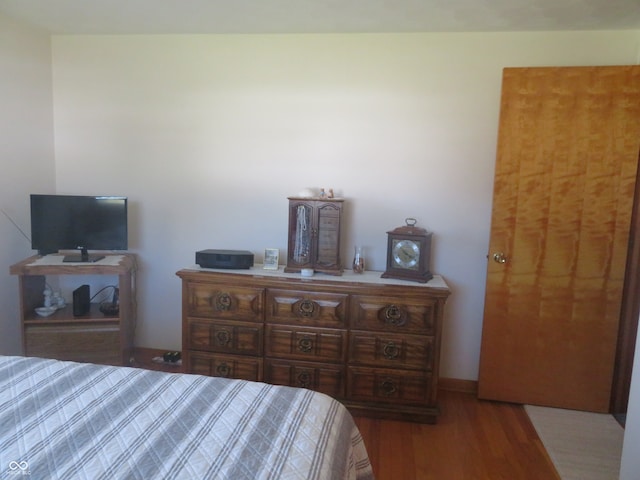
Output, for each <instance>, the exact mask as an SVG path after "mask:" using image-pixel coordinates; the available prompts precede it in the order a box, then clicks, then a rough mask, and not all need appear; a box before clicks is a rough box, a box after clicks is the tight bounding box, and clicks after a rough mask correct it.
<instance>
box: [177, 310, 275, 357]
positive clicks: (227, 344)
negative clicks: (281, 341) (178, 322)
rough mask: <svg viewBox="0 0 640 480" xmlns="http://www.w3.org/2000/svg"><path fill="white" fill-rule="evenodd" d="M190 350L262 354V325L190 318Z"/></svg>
mask: <svg viewBox="0 0 640 480" xmlns="http://www.w3.org/2000/svg"><path fill="white" fill-rule="evenodd" d="M188 325H189V337H188V338H189V340H188V344H187V348H188V349H189V350H192V349H193V350H208V351H212V352H222V353H239V354H244V355H262V344H263V341H262V325H258V324H255V323H250V322H233V323H232V322H229V323H225V322H219V321H216V322H212V321H199V320H192V319H189V323H188Z"/></svg>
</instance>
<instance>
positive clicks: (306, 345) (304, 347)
mask: <svg viewBox="0 0 640 480" xmlns="http://www.w3.org/2000/svg"><path fill="white" fill-rule="evenodd" d="M312 349H313V340H311V339H310V338H308V337H304V338H301V339H300V340H298V350H300V351H301V352H302V353H309V352H311V350H312Z"/></svg>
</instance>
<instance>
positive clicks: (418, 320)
mask: <svg viewBox="0 0 640 480" xmlns="http://www.w3.org/2000/svg"><path fill="white" fill-rule="evenodd" d="M437 305H438V302H437V300H436V299H434V298H417V297H416V298H414V299H412V298H398V297H385V296H368V295H354V296H353V297H352V298H351V316H350V318H351V328H353V329H358V330H386V331H396V332H403V333H404V332H412V333H423V334H426V335H433V334H434V325H435V318H436V308H437Z"/></svg>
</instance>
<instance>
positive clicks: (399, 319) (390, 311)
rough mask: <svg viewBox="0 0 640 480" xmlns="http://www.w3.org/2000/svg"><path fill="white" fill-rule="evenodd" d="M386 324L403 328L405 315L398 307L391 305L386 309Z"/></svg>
mask: <svg viewBox="0 0 640 480" xmlns="http://www.w3.org/2000/svg"><path fill="white" fill-rule="evenodd" d="M384 322H385V323H386V324H387V325H396V326H401V325H404V323H405V313H404V311H403V310H402V309H401V308H400V307H398V306H397V305H389V306H387V308H385V309H384Z"/></svg>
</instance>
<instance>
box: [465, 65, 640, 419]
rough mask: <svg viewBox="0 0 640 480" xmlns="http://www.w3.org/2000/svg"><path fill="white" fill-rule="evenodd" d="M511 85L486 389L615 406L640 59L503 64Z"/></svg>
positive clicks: (498, 197)
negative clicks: (611, 63)
mask: <svg viewBox="0 0 640 480" xmlns="http://www.w3.org/2000/svg"><path fill="white" fill-rule="evenodd" d="M502 89H503V91H502V100H501V112H500V125H499V138H498V152H497V161H496V173H495V185H494V200H493V213H492V224H491V238H490V246H489V248H490V250H489V256H488V258H489V263H488V270H487V285H486V298H485V310H484V325H483V334H482V346H481V356H480V372H479V382H478V389H479V396H480V397H481V398H486V399H494V400H502V401H509V402H516V403H530V404H538V405H547V406H554V407H562V408H571V409H578V410H588V411H597V412H606V411H608V409H609V399H610V393H611V386H612V376H613V366H614V358H615V351H616V341H617V333H618V321H619V316H620V305H621V296H622V287H623V282H624V272H625V259H626V256H627V248H628V240H629V227H630V219H631V211H632V203H633V194H634V188H635V181H636V170H637V165H638V149H639V146H640V66H625V67H568V68H564V67H563V68H514V69H505V71H504V74H503V86H502ZM494 257H495V258H494Z"/></svg>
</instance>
